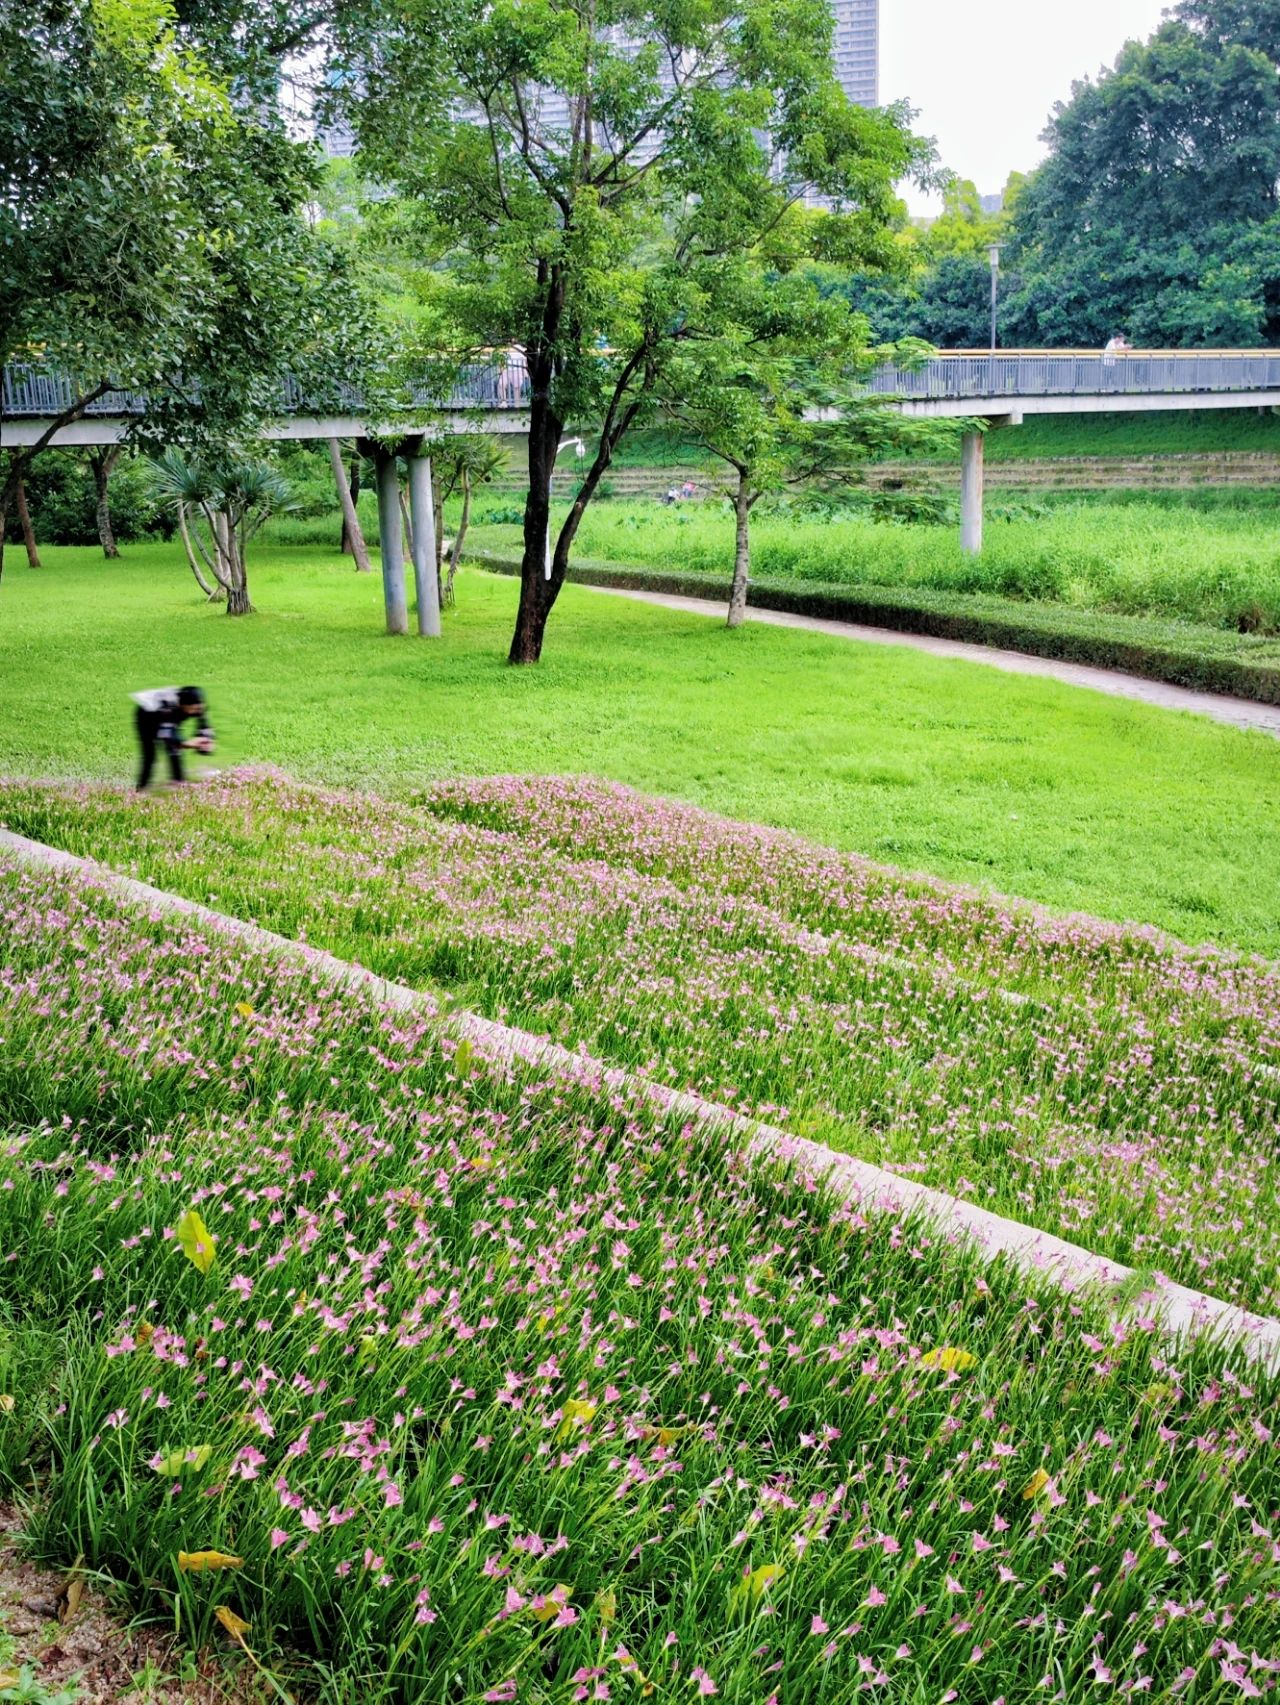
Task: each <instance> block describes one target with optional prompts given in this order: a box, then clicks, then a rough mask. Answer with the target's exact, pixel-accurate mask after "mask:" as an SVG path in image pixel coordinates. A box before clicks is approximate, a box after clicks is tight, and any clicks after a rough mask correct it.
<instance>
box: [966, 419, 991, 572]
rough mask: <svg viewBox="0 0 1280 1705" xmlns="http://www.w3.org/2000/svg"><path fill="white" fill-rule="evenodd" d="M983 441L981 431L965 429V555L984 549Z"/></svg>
mask: <svg viewBox="0 0 1280 1705" xmlns="http://www.w3.org/2000/svg"><path fill="white" fill-rule="evenodd" d="M984 441H985V434H984V433H981V432H966V433H964V434H963V436H962V437H961V439H960V549H961V550H962V551H963V552H964V553H965V555H966V556H978V555H979V554H980V552H981V550H982V490H983V476H984V471H985V466H984V458H983V445H984Z"/></svg>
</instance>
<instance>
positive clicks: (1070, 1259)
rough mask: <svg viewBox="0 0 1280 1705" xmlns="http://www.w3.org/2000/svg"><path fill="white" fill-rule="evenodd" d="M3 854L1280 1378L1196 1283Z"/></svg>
mask: <svg viewBox="0 0 1280 1705" xmlns="http://www.w3.org/2000/svg"><path fill="white" fill-rule="evenodd" d="M0 853H7V854H9V855H10V856H11V857H12V858H13V859H14V860H15V861H17V862H20V863H25V864H28V865H35V866H38V867H40V868H42V869H45V870H52V871H59V872H62V873H64V874H66V875H69V876H72V877H75V878H77V879H79V880H80V881H82V882H84V883H86V884H87V885H89V886H92V887H96V888H100V889H103V890H104V891H106V892H107V893H109V894H111V895H113V896H115V897H117V898H119V899H121V900H123V901H126V902H128V903H129V904H131V905H135V906H137V907H139V908H141V909H143V910H145V911H146V912H147V913H148V914H149V915H150V916H152V917H156V916H161V915H173V914H177V915H179V916H182V917H187V918H190V919H191V920H192V921H193V922H195V923H199V924H202V925H203V926H204V927H206V928H207V929H210V930H212V931H215V932H216V933H218V934H220V935H224V936H229V937H231V938H232V939H233V940H236V941H240V942H243V943H244V944H245V945H246V946H248V947H250V948H253V949H255V950H256V951H258V952H261V953H264V954H267V955H276V956H278V957H281V958H285V959H288V960H290V961H292V962H293V963H295V964H301V965H305V966H306V968H307V969H308V970H309V971H310V972H311V973H312V974H313V975H314V976H317V977H320V978H323V979H324V980H325V981H327V982H332V983H335V984H338V985H342V986H345V987H348V988H352V989H359V990H361V991H363V992H364V993H367V994H368V995H370V996H371V997H372V998H373V999H374V1000H375V1001H377V1002H379V1003H380V1004H382V1005H384V1006H388V1007H391V1008H394V1009H397V1010H399V1011H413V1012H425V1013H427V1014H429V1015H430V1016H431V1017H433V1018H435V1019H436V1020H437V1021H438V1022H439V1023H440V1024H441V1025H442V1026H443V1027H444V1028H446V1029H447V1030H448V1031H449V1032H450V1033H452V1034H454V1035H456V1036H458V1037H460V1038H463V1037H465V1038H466V1039H467V1040H468V1041H470V1042H471V1043H472V1045H473V1047H474V1048H475V1049H476V1051H477V1053H479V1054H480V1055H481V1056H482V1057H483V1058H485V1059H486V1060H488V1061H490V1062H491V1063H495V1064H507V1065H510V1064H517V1063H518V1064H523V1065H534V1066H540V1067H543V1068H545V1069H547V1070H550V1071H554V1072H557V1073H560V1074H563V1075H564V1076H566V1077H569V1078H571V1079H573V1080H574V1081H576V1082H582V1083H586V1084H591V1085H594V1084H604V1085H605V1086H606V1087H609V1088H615V1089H618V1090H627V1091H630V1092H631V1093H634V1094H638V1095H639V1096H641V1097H642V1098H643V1099H645V1100H647V1101H648V1102H649V1103H650V1105H652V1106H654V1107H657V1108H658V1109H659V1110H661V1111H662V1112H664V1113H669V1114H672V1115H674V1116H675V1117H677V1118H680V1119H685V1120H689V1121H692V1122H694V1123H697V1124H700V1125H705V1126H707V1127H708V1128H714V1129H717V1130H723V1131H725V1132H727V1133H729V1134H731V1135H733V1136H735V1137H740V1138H743V1139H744V1146H745V1148H746V1149H747V1151H748V1152H749V1153H751V1154H754V1155H757V1156H772V1157H776V1158H778V1159H781V1160H786V1161H791V1162H794V1163H796V1164H797V1165H799V1166H800V1167H802V1168H803V1170H804V1171H806V1172H808V1173H810V1174H812V1175H813V1176H814V1177H815V1178H820V1179H822V1180H824V1181H825V1182H826V1183H827V1184H828V1185H829V1186H830V1187H831V1188H832V1189H833V1190H835V1191H837V1192H838V1193H839V1194H840V1195H841V1196H843V1197H845V1198H846V1199H848V1200H851V1201H855V1202H857V1203H858V1204H859V1205H860V1206H861V1207H865V1208H867V1209H870V1210H884V1211H887V1212H896V1213H912V1214H917V1215H920V1216H921V1217H922V1218H925V1219H927V1220H929V1221H930V1222H931V1223H932V1224H933V1226H934V1227H935V1229H936V1230H937V1231H938V1232H939V1233H940V1234H942V1235H943V1236H957V1237H960V1238H962V1239H964V1240H965V1241H967V1242H969V1243H971V1244H973V1245H975V1246H976V1247H977V1248H978V1250H979V1251H980V1252H981V1254H982V1255H983V1256H984V1257H985V1258H987V1259H992V1260H994V1259H995V1258H996V1257H997V1256H1001V1255H1002V1256H1005V1257H1006V1258H1007V1259H1008V1260H1009V1261H1011V1262H1012V1263H1013V1264H1014V1266H1016V1267H1017V1268H1019V1269H1020V1270H1021V1271H1022V1272H1025V1273H1028V1274H1031V1275H1033V1276H1036V1277H1039V1278H1048V1279H1050V1280H1052V1281H1054V1282H1055V1283H1057V1284H1060V1285H1062V1286H1063V1287H1064V1288H1065V1289H1067V1290H1073V1291H1078V1290H1083V1289H1085V1288H1091V1289H1093V1290H1094V1291H1095V1292H1096V1291H1101V1292H1103V1293H1104V1294H1106V1293H1110V1294H1112V1295H1113V1296H1114V1297H1115V1298H1116V1300H1117V1304H1118V1306H1124V1307H1132V1306H1133V1305H1134V1304H1135V1303H1136V1302H1137V1300H1138V1298H1139V1297H1141V1299H1142V1301H1143V1303H1144V1306H1145V1309H1146V1312H1148V1313H1150V1314H1152V1315H1155V1316H1157V1317H1159V1318H1160V1319H1162V1320H1163V1322H1164V1325H1165V1328H1166V1330H1167V1331H1168V1332H1169V1334H1170V1335H1171V1337H1173V1338H1175V1339H1180V1338H1183V1337H1185V1336H1187V1335H1189V1334H1204V1333H1208V1334H1210V1335H1212V1336H1213V1337H1214V1338H1217V1339H1221V1340H1232V1341H1238V1342H1239V1343H1240V1345H1241V1347H1242V1349H1243V1350H1244V1351H1245V1353H1246V1354H1247V1355H1248V1356H1249V1358H1250V1359H1251V1360H1253V1361H1256V1362H1260V1363H1262V1364H1264V1365H1265V1366H1266V1367H1268V1368H1270V1369H1273V1370H1276V1371H1280V1320H1272V1319H1268V1318H1266V1317H1265V1316H1262V1315H1256V1314H1250V1313H1248V1312H1246V1311H1245V1310H1243V1309H1240V1308H1237V1307H1236V1306H1235V1305H1234V1304H1232V1303H1226V1302H1222V1301H1220V1300H1219V1299H1218V1298H1216V1297H1210V1296H1205V1295H1203V1294H1202V1293H1201V1292H1200V1291H1193V1290H1189V1289H1187V1288H1186V1286H1184V1285H1175V1284H1170V1283H1167V1282H1162V1283H1160V1284H1159V1285H1153V1286H1151V1287H1149V1288H1147V1289H1146V1290H1141V1289H1138V1290H1137V1291H1136V1292H1135V1286H1136V1285H1137V1284H1138V1280H1137V1275H1136V1274H1135V1273H1134V1271H1133V1269H1132V1268H1129V1267H1125V1266H1122V1265H1121V1264H1120V1263H1119V1262H1117V1261H1109V1260H1107V1259H1106V1258H1105V1257H1104V1256H1101V1255H1095V1254H1093V1253H1092V1252H1091V1251H1090V1250H1087V1249H1082V1248H1081V1247H1080V1246H1079V1245H1078V1244H1074V1243H1068V1242H1066V1240H1065V1239H1063V1238H1060V1237H1053V1236H1051V1235H1050V1234H1049V1233H1048V1232H1043V1231H1037V1230H1035V1229H1034V1228H1033V1227H1031V1226H1025V1225H1020V1224H1019V1223H1018V1222H1017V1221H1016V1220H1007V1219H1003V1218H1002V1217H1001V1216H1000V1215H999V1214H993V1213H991V1212H990V1211H989V1210H988V1209H986V1208H981V1207H978V1206H977V1205H976V1204H975V1203H973V1202H967V1201H963V1200H961V1199H959V1198H957V1197H954V1196H948V1195H946V1194H945V1193H944V1192H943V1191H941V1190H934V1189H930V1188H929V1187H928V1186H927V1185H924V1184H918V1183H916V1182H914V1181H913V1180H912V1179H909V1178H900V1177H899V1176H898V1175H897V1174H896V1173H893V1172H886V1171H885V1170H884V1169H883V1168H881V1167H878V1166H872V1165H871V1164H870V1163H869V1162H867V1161H863V1160H855V1159H854V1158H852V1157H851V1156H849V1155H842V1154H836V1153H835V1152H834V1150H832V1149H828V1148H825V1147H823V1146H822V1145H821V1144H819V1143H814V1142H810V1141H809V1140H808V1139H807V1138H803V1137H796V1136H793V1135H791V1133H790V1132H787V1131H783V1130H780V1129H778V1128H777V1127H776V1126H772V1125H765V1124H761V1123H759V1122H757V1121H756V1120H754V1119H748V1118H746V1117H744V1116H743V1115H742V1114H739V1113H734V1112H732V1111H731V1110H730V1109H729V1108H727V1107H722V1106H720V1105H718V1104H717V1103H715V1102H711V1101H705V1100H703V1098H702V1097H701V1096H698V1095H691V1094H688V1093H686V1092H682V1091H677V1090H672V1089H669V1088H667V1087H666V1086H665V1085H663V1084H658V1083H653V1082H651V1081H650V1080H649V1079H647V1078H643V1077H639V1076H635V1075H633V1074H632V1073H630V1072H626V1071H623V1070H621V1069H620V1068H617V1067H607V1066H605V1065H604V1064H603V1063H602V1062H600V1061H599V1060H596V1059H594V1058H593V1057H592V1056H591V1055H589V1054H586V1053H574V1052H573V1051H571V1050H570V1049H568V1048H562V1047H560V1046H559V1045H558V1044H556V1043H554V1042H548V1041H547V1040H545V1038H543V1037H540V1036H533V1035H531V1034H530V1033H529V1032H528V1031H525V1030H516V1029H513V1028H512V1027H511V1026H509V1025H506V1024H498V1023H495V1022H494V1021H493V1020H492V1019H488V1018H481V1017H480V1016H479V1015H478V1014H475V1013H464V1012H451V1011H446V1010H445V1009H443V1008H442V1007H441V1005H440V1003H439V1002H438V1001H437V1000H435V999H434V997H433V996H431V995H429V994H426V993H424V992H423V991H422V990H420V989H411V988H408V987H407V986H406V985H405V984H403V983H392V982H388V981H387V980H386V979H385V978H383V977H379V976H377V975H376V974H375V973H374V972H372V971H368V970H366V969H365V968H364V967H363V966H360V965H353V964H351V963H350V962H349V961H347V960H344V959H338V958H336V957H335V956H334V955H333V954H331V953H325V952H322V951H321V950H320V949H318V948H314V947H308V946H307V945H305V944H304V943H302V942H298V941H292V940H290V939H289V938H288V937H287V936H283V935H276V934H275V933H274V932H273V931H271V930H266V929H262V928H261V927H260V926H259V925H257V924H252V923H247V922H245V920H244V919H242V918H232V917H228V916H227V915H226V914H225V913H222V912H215V911H212V910H210V908H209V907H207V906H201V905H199V904H198V903H197V902H196V901H194V900H187V899H184V898H183V897H182V896H181V895H178V894H169V893H166V892H165V891H164V890H163V889H160V888H152V887H151V886H150V885H149V884H148V883H145V882H139V881H137V880H135V879H134V878H133V877H128V876H121V875H119V874H118V872H116V871H114V870H111V869H109V868H108V867H107V866H106V865H101V864H97V863H95V862H94V861H93V860H92V859H86V858H80V857H78V856H76V855H75V854H74V853H67V852H62V851H60V850H59V849H58V848H56V847H49V846H45V845H44V844H43V843H42V842H40V841H32V840H28V839H27V837H26V836H25V835H16V834H14V833H12V832H11V831H10V830H7V829H0Z"/></svg>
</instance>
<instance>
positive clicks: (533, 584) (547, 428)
mask: <svg viewBox="0 0 1280 1705" xmlns="http://www.w3.org/2000/svg"><path fill="white" fill-rule="evenodd" d="M551 379H552V367H551V360H550V357H549V356H547V355H545V354H543V353H541V352H539V354H538V355H537V356H536V357H535V356H534V354H533V352H532V351H530V355H529V384H530V389H531V396H530V399H529V493H528V496H527V497H526V498H525V505H524V552H523V555H522V556H521V559H520V607H519V609H518V610H517V612H516V629H515V632H514V634H512V636H511V649H510V651H509V652H508V653H507V661H508V662H509V663H536V662H537V661H538V659H539V658H540V657H541V656H542V638H543V635H544V633H545V632H546V627H547V617H548V616H549V615H550V614H551V607H552V605H553V604H554V603H555V601H556V594H557V593H558V592H559V590H560V586H559V582H558V581H557V580H556V568H557V566H558V565H557V563H556V562H555V561H552V562H551V564H550V567H551V573H550V575H549V576H548V573H547V566H548V551H549V548H550V537H551V478H552V475H553V474H554V473H555V467H556V454H557V452H558V451H559V449H560V439H561V435H562V434H563V432H564V422H563V421H562V420H561V419H560V417H559V416H558V415H557V414H556V413H555V411H554V410H553V409H552V407H551ZM558 554H559V551H558V549H557V555H558ZM561 578H563V568H562V567H561Z"/></svg>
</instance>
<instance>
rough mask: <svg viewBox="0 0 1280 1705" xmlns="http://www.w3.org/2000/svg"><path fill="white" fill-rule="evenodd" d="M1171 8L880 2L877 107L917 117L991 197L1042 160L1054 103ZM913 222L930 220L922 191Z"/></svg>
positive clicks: (1146, 0) (1150, 1)
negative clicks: (894, 104) (910, 110)
mask: <svg viewBox="0 0 1280 1705" xmlns="http://www.w3.org/2000/svg"><path fill="white" fill-rule="evenodd" d="M1168 3H1169V0H880V99H881V100H882V101H893V100H898V99H901V98H904V97H905V98H906V99H907V100H909V101H910V102H911V104H912V106H913V107H918V108H919V109H920V117H919V118H918V119H917V121H916V129H917V130H918V131H919V132H920V133H921V134H922V135H925V136H935V137H936V138H937V140H938V146H939V150H940V152H941V156H942V161H943V164H944V165H947V166H950V167H951V169H952V170H953V171H955V172H958V173H959V174H960V176H961V177H962V178H972V179H973V180H974V182H975V183H976V184H977V186H978V188H979V190H980V191H981V192H982V194H984V195H989V194H991V193H993V192H994V191H996V190H998V189H1003V187H1004V182H1005V179H1006V178H1007V177H1008V175H1009V173H1010V172H1011V171H1027V170H1029V169H1030V168H1031V167H1032V166H1034V165H1035V164H1036V163H1037V161H1039V160H1040V159H1042V158H1043V156H1044V147H1043V144H1042V143H1041V142H1040V140H1039V136H1040V132H1041V131H1042V130H1043V129H1044V125H1045V120H1046V119H1047V118H1048V116H1049V113H1050V111H1051V110H1052V107H1053V103H1054V102H1055V101H1059V100H1065V99H1066V98H1067V96H1068V95H1069V94H1070V92H1071V84H1072V81H1073V80H1074V79H1075V78H1077V77H1083V76H1095V75H1096V74H1097V72H1098V70H1099V69H1100V67H1101V66H1103V65H1110V64H1111V63H1112V62H1113V60H1114V59H1115V57H1116V55H1117V54H1118V53H1119V51H1120V49H1121V47H1123V45H1124V43H1125V42H1126V40H1128V39H1129V38H1131V37H1138V38H1142V37H1144V36H1148V35H1150V34H1151V32H1152V31H1153V30H1154V29H1155V28H1156V26H1157V25H1158V24H1159V22H1160V18H1161V14H1162V13H1163V11H1164V8H1165V6H1166V5H1167V4H1168ZM907 199H908V201H909V202H911V204H912V210H913V211H914V212H925V211H929V209H928V208H927V206H926V204H925V202H924V201H923V199H922V197H921V196H920V194H919V192H918V191H914V190H913V191H909V192H908V195H907Z"/></svg>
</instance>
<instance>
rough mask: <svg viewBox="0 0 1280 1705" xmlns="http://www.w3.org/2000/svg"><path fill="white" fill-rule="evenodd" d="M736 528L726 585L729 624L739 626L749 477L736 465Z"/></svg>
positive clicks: (743, 609) (743, 612)
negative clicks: (730, 576)
mask: <svg viewBox="0 0 1280 1705" xmlns="http://www.w3.org/2000/svg"><path fill="white" fill-rule="evenodd" d="M733 507H734V515H735V517H736V519H737V528H736V531H735V534H734V544H733V585H732V586H731V588H730V589H729V626H730V627H731V628H736V627H741V626H742V624H743V622H744V621H745V620H746V618H747V572H748V570H749V569H750V567H751V480H750V475H749V474H748V472H747V470H746V469H745V468H739V469H738V490H737V495H736V496H735V498H734V505H733Z"/></svg>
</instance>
